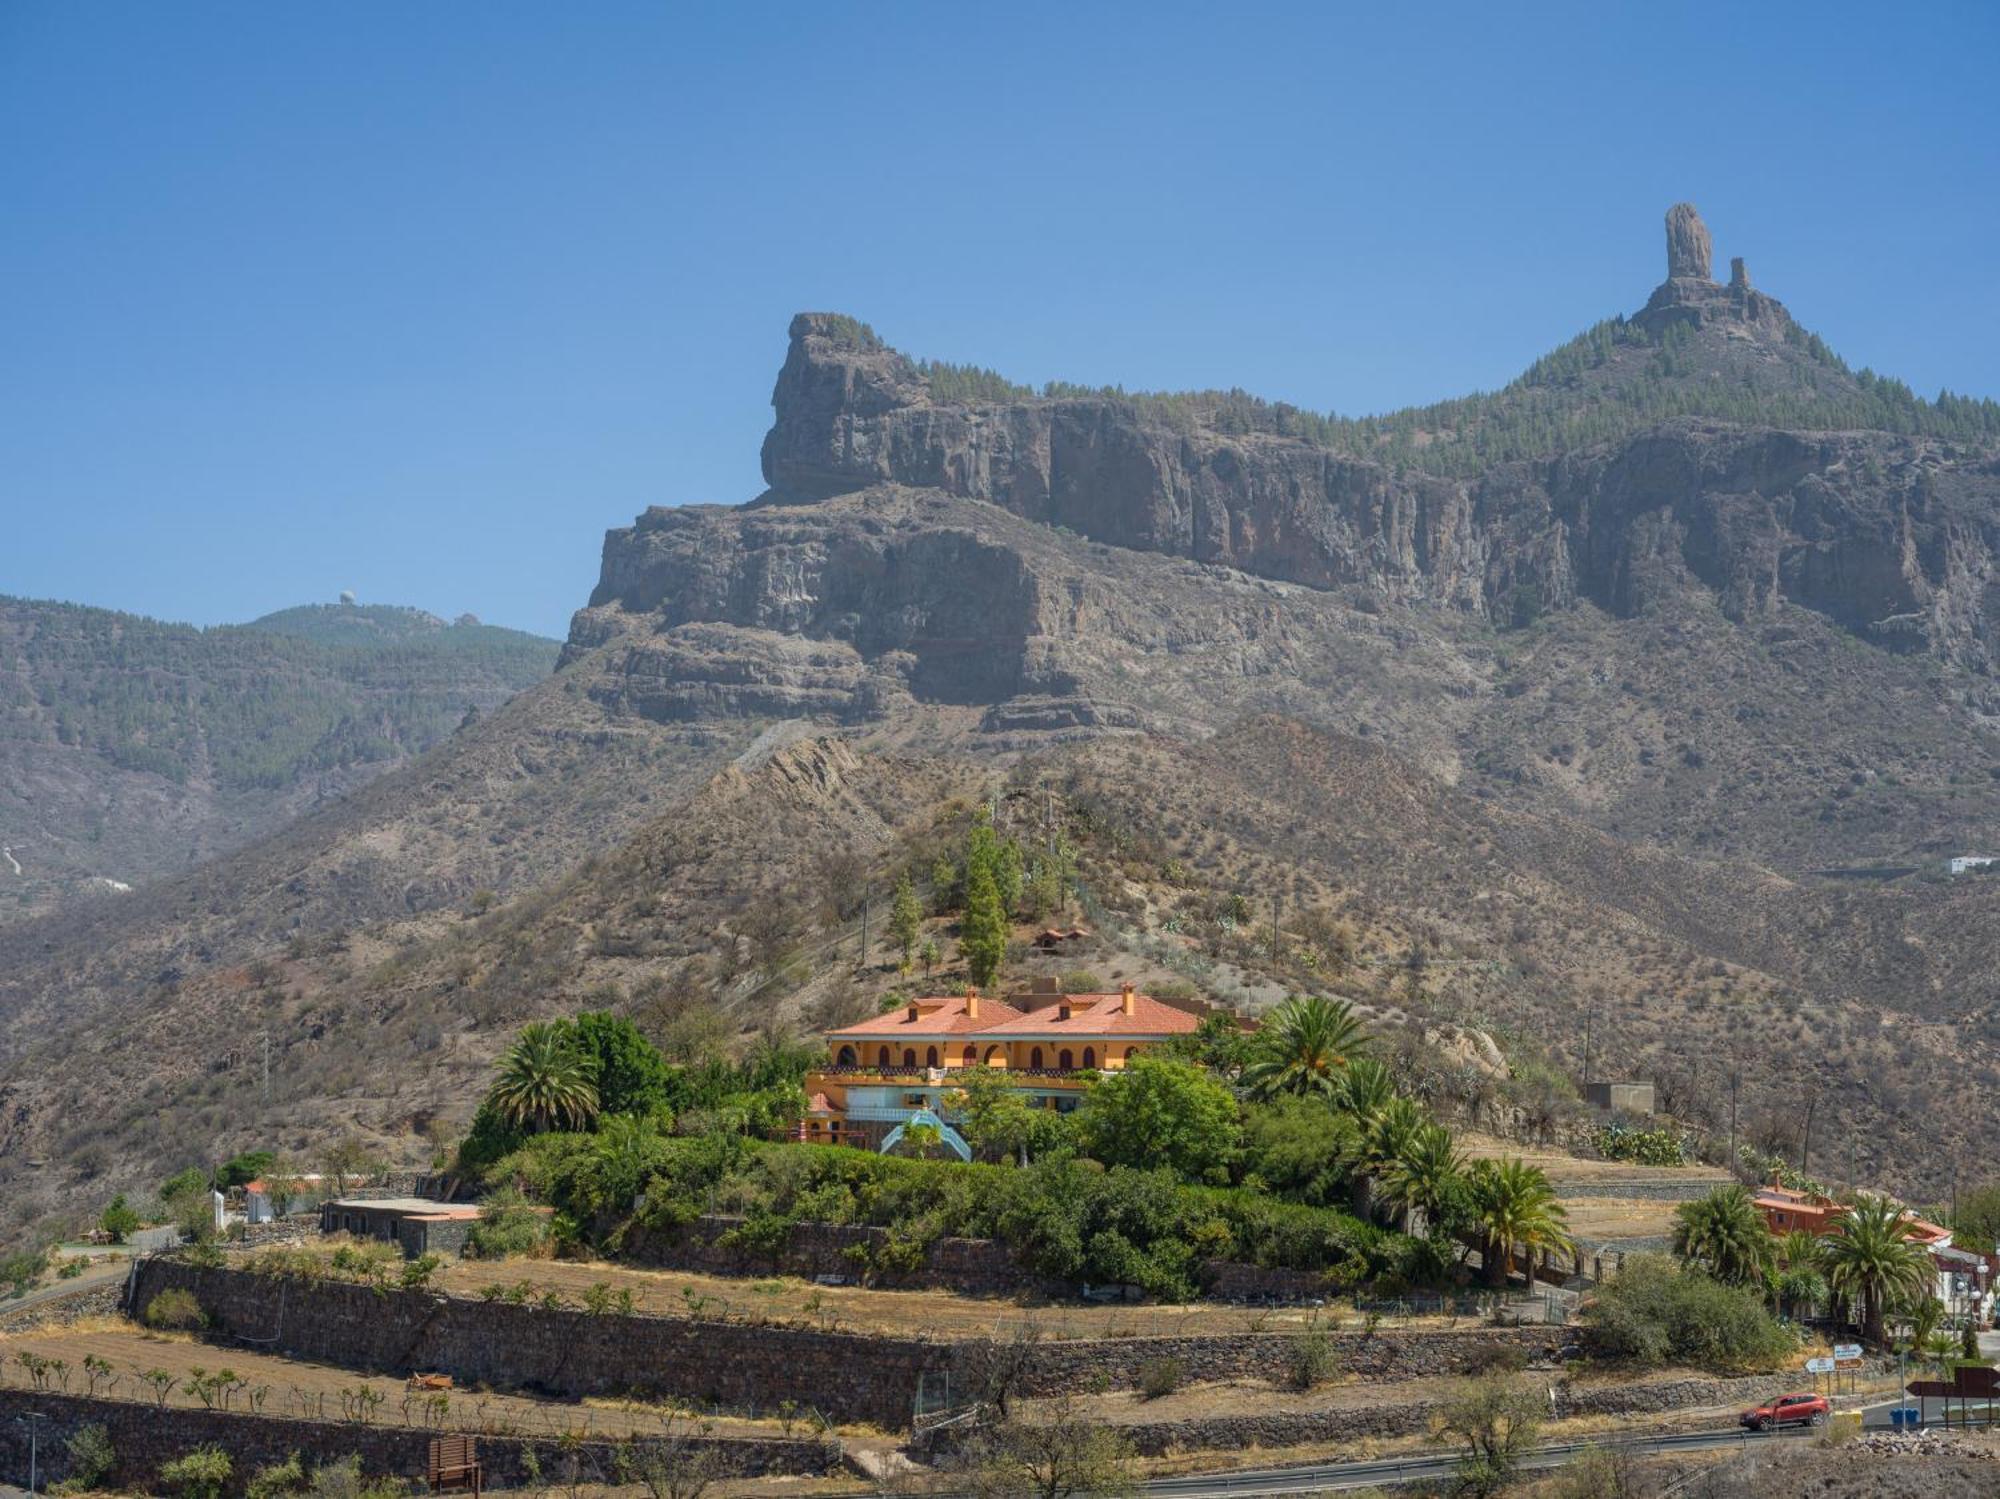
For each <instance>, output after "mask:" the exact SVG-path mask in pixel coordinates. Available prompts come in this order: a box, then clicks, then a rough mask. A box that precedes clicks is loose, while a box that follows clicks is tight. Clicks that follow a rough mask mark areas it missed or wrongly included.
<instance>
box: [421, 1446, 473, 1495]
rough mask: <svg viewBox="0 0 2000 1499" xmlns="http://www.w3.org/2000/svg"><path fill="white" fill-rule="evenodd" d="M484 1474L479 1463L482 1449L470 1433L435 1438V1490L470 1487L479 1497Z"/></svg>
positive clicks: (432, 1470) (435, 1491) (433, 1461)
mask: <svg viewBox="0 0 2000 1499" xmlns="http://www.w3.org/2000/svg"><path fill="white" fill-rule="evenodd" d="M483 1478H484V1474H483V1473H482V1471H481V1469H480V1466H479V1449H478V1447H477V1446H476V1445H474V1443H473V1440H472V1438H471V1437H469V1436H455V1437H432V1438H431V1471H430V1482H431V1492H432V1493H433V1494H441V1493H443V1492H444V1491H445V1490H446V1489H447V1488H469V1489H470V1490H471V1491H472V1493H473V1499H478V1495H479V1492H480V1489H481V1487H482V1479H483Z"/></svg>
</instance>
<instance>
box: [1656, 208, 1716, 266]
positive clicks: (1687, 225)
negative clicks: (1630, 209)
mask: <svg viewBox="0 0 2000 1499" xmlns="http://www.w3.org/2000/svg"><path fill="white" fill-rule="evenodd" d="M1712 257H1713V248H1712V246H1711V245H1710V243H1709V238H1708V225H1706V224H1704V223H1703V222H1702V221H1701V215H1700V214H1699V213H1697V212H1695V206H1694V204H1692V203H1676V204H1675V205H1674V206H1673V207H1672V208H1669V209H1668V210H1667V279H1668V280H1669V281H1672V280H1676V279H1678V278H1679V277H1682V276H1691V277H1693V278H1695V279H1696V280H1699V281H1706V280H1708V279H1709V266H1710V264H1711V261H1712Z"/></svg>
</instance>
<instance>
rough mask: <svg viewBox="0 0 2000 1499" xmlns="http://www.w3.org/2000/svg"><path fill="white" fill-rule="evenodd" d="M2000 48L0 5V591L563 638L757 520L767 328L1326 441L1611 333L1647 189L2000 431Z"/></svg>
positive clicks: (1657, 263) (1604, 19)
mask: <svg viewBox="0 0 2000 1499" xmlns="http://www.w3.org/2000/svg"><path fill="white" fill-rule="evenodd" d="M1919 11H1920V13H1919ZM1516 12H1519V13H1518V14H1517V13H1516ZM1996 60H2000V7H1995V6H1992V5H1989V4H1982V5H1962V6H1952V5H1933V6H1925V7H1921V8H1914V7H1913V8H1908V9H1907V10H1906V9H1904V8H1891V7H1887V6H1881V5H1865V6H1863V5H1840V4H1818V5H1810V6H1807V5H1800V6H1778V5H1755V6H1744V5H1741V4H1733V5H1715V6H1704V5H1693V4H1689V5H1681V6H1677V7H1673V8H1671V9H1670V10H1669V9H1663V8H1660V7H1651V6H1648V7H1639V6H1629V7H1628V6H1612V5H1604V4H1595V5H1577V6H1543V7H1537V8H1535V9H1534V10H1533V12H1532V14H1530V13H1529V12H1528V9H1527V8H1525V7H1515V6H1496V5H1492V4H1490V3H1489V4H1482V5H1468V6H1430V7H1426V6H1417V5H1411V6H1397V7H1388V6H1368V7H1358V6H1357V7H1341V6H1333V5H1326V4H1310V5H1303V4H1302V5H1277V4H1272V5H1245V6H1235V7H1224V6H1216V5H1212V4H1211V5H1176V4H1171V3H1154V4H1146V5H1129V6H1126V5H1113V4H1108V3H1106V4H1083V5H1078V4H1074V3H1071V4H1061V5H1047V6H1043V5H1035V4H1008V5H1004V6H1003V5H984V6H953V5H945V4H931V5H896V4H886V3H883V4H866V5H839V4H832V3H822V4H806V3H797V4H787V5H773V6H761V7H760V6H752V5H731V6H726V7H725V6H715V7H707V8H701V9H696V8H692V7H688V8H682V7H674V6H668V5H662V4H629V5H628V4H617V3H607V0H595V3H592V4H589V5H580V6H568V5H551V4H508V3H497V0H479V3H469V0H468V3H457V4H453V3H443V0H431V3H425V4H421V5H411V4H407V3H402V0H398V3H382V4H369V3H358V0H344V3H342V4H339V5H271V4H267V3H257V4H240V5H231V4H224V3H204V4H200V5H178V4H171V3H167V0H145V3H134V4H124V5H121V4H114V3H92V4H74V3H62V0H7V3H4V4H0V205H4V207H0V215H4V217H0V226H4V227H0V517H4V521H5V525H4V531H0V592H7V593H16V594H27V595H31V596H37V597H51V596H53V597H64V598H71V599H76V600H80V601H83V602H88V603H95V604H104V605H109V606H113V607H120V608H129V609H134V610H138V611H141V612H145V613H151V614H156V615H160V616H163V617H168V618H175V619H190V620H194V621H197V622H201V623H213V622H218V621H223V620H233V619H246V618H249V617H251V616H253V615H255V614H258V613H260V612H262V611H264V610H267V609H271V608H276V607H280V606H283V605H286V604H291V603H297V602H303V601H311V600H322V599H324V600H330V599H332V598H333V597H334V595H335V594H336V593H337V592H338V591H339V590H341V589H344V588H353V589H355V590H357V591H358V592H359V594H360V596H361V597H362V598H363V599H365V600H371V601H379V602H401V603H415V604H421V605H424V606H426V607H429V608H432V609H435V610H438V611H440V612H445V613H455V612H457V611H460V610H468V609H469V610H473V611H476V612H477V613H479V614H480V615H481V616H483V617H484V618H486V619H488V620H490V621H493V622H496V623H504V624H512V625H518V626H522V627H524V628H531V629H537V630H541V631H544V632H547V633H551V634H559V633H561V632H562V630H563V629H564V628H565V626H566V623H567V619H568V615H569V612H570V611H571V610H572V609H574V608H575V607H577V606H578V605H579V604H581V603H582V602H583V601H584V599H585V598H586V596H587V595H588V593H589V590H590V587H591V585H592V583H593V582H594V581H595V578H596V570H597V554H598V549H599V546H600V544H601V540H602V536H603V532H604V530H605V528H606V527H608V526H614V525H620V524H624V523H626V522H628V521H629V520H630V519H631V517H632V516H633V515H634V514H635V513H637V512H638V511H639V510H641V509H642V508H644V507H645V506H647V505H649V504H681V503H686V502H690V501H724V502H732V503H733V502H737V501H741V500H745V499H748V498H750V497H751V496H753V495H754V494H755V493H756V492H757V491H758V489H759V487H760V481H759V477H758V472H757V446H758V443H759V441H760V440H761V438H762V435H763V432H764V429H765V427H766V425H767V424H768V420H769V406H768V402H769V399H770V389H771V383H772V379H773V377H774V376H775V374H776V372H777V367H778V364H779V361H780V360H781V358H782V357H783V353H784V335H785V324H786V322H787V320H788V319H789V317H790V316H791V314H792V313H793V312H795V311H798V310H800V309H802V308H830V309H836V310H840V311H846V312H851V313H853V314H855V315H856V316H859V317H862V318H865V319H867V320H868V321H870V322H872V323H873V324H874V325H875V327H876V328H877V330H878V331H880V332H881V333H882V334H883V335H884V336H885V337H887V338H888V339H889V340H890V341H891V342H893V343H895V344H897V345H898V346H899V347H902V348H904V349H906V350H908V351H910V352H912V353H916V354H922V355H931V356H936V357H940V358H950V359H958V360H969V361H974V362H978V363H982V364H987V365H991V366H993V367H995V368H997V369H1000V370H1001V371H1003V372H1004V373H1006V374H1009V375H1011V376H1014V377H1015V378H1018V379H1024V380H1030V381H1036V382H1039V381H1041V380H1044V379H1048V378H1051V377H1060V378H1065V379H1074V380H1083V381H1089V382H1120V383H1123V384H1125V385H1128V386H1132V387H1150V388H1168V387H1185V386H1210V385H1223V386H1227V385H1240V386H1243V387H1245V388H1247V389H1251V390H1254V391H1257V392H1259V393H1261V394H1264V395H1267V396H1270V397H1273V398H1282V399H1285V400H1290V401H1294V402H1297V403H1299V404H1301V405H1305V406H1310V407H1314V408H1316V409H1322V410H1325V409H1332V410H1338V411H1341V412H1345V413H1358V412H1363V411H1369V410H1380V409H1385V408H1390V407H1394V406H1398V405H1403V404H1407V403H1409V402H1412V401H1420V400H1429V399H1434V398H1438V397H1442V396H1448V395H1455V394H1460V393H1463V392H1465V391H1467V390H1470V389H1474V388H1479V387H1486V386H1492V385H1495V384H1499V383H1501V382H1504V381H1505V380H1506V379H1508V378H1509V377H1510V376H1511V375H1513V374H1514V373H1516V372H1517V371H1518V370H1519V369H1520V368H1522V367H1523V366H1524V365H1526V364H1527V363H1528V362H1529V361H1530V360H1531V359H1532V358H1534V357H1535V356H1536V355H1537V354H1539V353H1541V352H1542V351H1544V350H1545V349H1547V348H1549V347H1551V346H1553V345H1554V344H1556V343H1558V342H1560V341H1561V340H1562V339H1564V338H1565V337H1567V336H1568V335H1569V334H1571V333H1573V332H1575V331H1577V330H1579V329H1581V328H1583V327H1585V326H1587V325H1588V324H1589V323H1591V322H1593V321H1595V320H1596V319H1597V318H1599V317H1602V316H1605V315H1607V314H1610V313H1613V312H1618V311H1626V310H1630V309H1632V308H1634V307H1636V306H1638V305H1639V304H1640V303H1641V302H1642V301H1643V300H1644V298H1645V296H1646V294H1647V292H1648V291H1649V290H1650V289H1651V287H1652V286H1653V285H1654V284H1655V283H1656V282H1657V281H1659V280H1660V278H1661V276H1662V274H1663V261H1664V256H1663V251H1662V247H1661V229H1660V220H1661V215H1662V213H1663V212H1664V211H1665V209H1666V207H1667V205H1668V204H1669V203H1671V202H1673V201H1675V200H1676V199H1679V198H1690V199H1692V200H1693V201H1695V202H1696V203H1697V204H1699V205H1700V207H1701V209H1702V212H1703V214H1704V215H1705V217H1706V218H1707V220H1708V222H1709V226H1710V228H1711V229H1712V231H1713V232H1714V235H1715V240H1716V253H1717V256H1718V264H1719V265H1720V264H1726V260H1727V257H1728V256H1730V255H1735V254H1740V255H1745V256H1747V257H1748V260H1749V263H1750V270H1751V274H1752V276H1753V277H1754V278H1755V280H1756V281H1757V284H1758V285H1759V286H1760V287H1762V288H1763V289H1765V290H1767V291H1770V292H1772V293H1773V294H1775V295H1777V296H1779V297H1781V298H1783V299H1784V300H1785V301H1786V302H1787V304H1788V305H1789V306H1790V307H1791V308H1792V310H1793V312H1794V313H1795V314H1796V315H1797V316H1798V317H1799V318H1800V319H1801V320H1802V321H1803V322H1805V323H1806V324H1807V325H1808V326H1809V327H1812V328H1814V329H1816V330H1818V331H1819V332H1821V333H1822V334H1824V335H1825V336H1826V337H1827V339H1828V340H1829V342H1831V343H1832V344H1833V346H1834V347H1835V348H1836V349H1838V350H1840V351H1841V352H1842V353H1843V354H1844V355H1846V357H1847V358H1848V359H1849V360H1850V361H1852V362H1854V363H1856V364H1871V365H1873V366H1875V367H1876V368H1878V369H1881V370H1885V371H1889V372H1893V373H1896V374H1899V375H1901V376H1903V377H1904V378H1906V379H1908V380H1909V381H1910V382H1911V384H1913V385H1914V386H1916V387H1917V389H1918V390H1919V391H1921V392H1923V393H1925V394H1932V393H1935V391H1936V390H1937V389H1938V388H1939V387H1940V386H1948V387H1950V388H1952V389H1955V390H1961V391H1965V392H1969V393H1975V394H1984V395H2000V341H1996V330H2000V275H1996V271H2000V255H1997V254H1996V246H2000V194H1996V193H1995V192H1994V185H1995V184H1996V183H2000V104H1996V98H2000V88H1996V86H1995V84H1994V81H1993V71H1994V64H1995V62H1996Z"/></svg>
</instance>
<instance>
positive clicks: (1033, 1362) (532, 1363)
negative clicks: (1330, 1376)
mask: <svg viewBox="0 0 2000 1499" xmlns="http://www.w3.org/2000/svg"><path fill="white" fill-rule="evenodd" d="M170 1287H181V1288H184V1289H186V1290H188V1291H191V1292H192V1293H193V1294H194V1296H195V1298H196V1300H198V1301H199V1302H200V1303H201V1306H202V1310H203V1311H204V1312H205V1313H206V1314H207V1316H208V1318H209V1324H210V1333H211V1335H212V1336H215V1337H218V1338H221V1339H227V1340H233V1341H241V1342H243V1343H244V1344H246V1345H248V1346H251V1347H255V1348H258V1349H261V1350H263V1351H266V1352H277V1353H287V1354H291V1355H294V1356H297V1357H301V1358H311V1359H318V1360H321V1361H323V1362H326V1363H330V1364H337V1365H340V1366H342V1367H344V1368H350V1369H356V1370H361V1371H367V1372H374V1373H382V1374H391V1375H401V1374H407V1373H411V1372H414V1371H417V1370H427V1371H428V1370H434V1371H437V1372H441V1373H448V1374H450V1375H452V1376H453V1377H454V1378H455V1379H456V1380H457V1381H458V1382H459V1383H460V1384H462V1385H463V1384H475V1383H480V1384H486V1385H489V1386H491V1387H493V1388H496V1389H512V1390H530V1391H540V1392H544V1393H547V1394H551V1395H558V1396H563V1397H567V1398H577V1397H581V1396H586V1395H620V1394H625V1393H630V1392H636V1393H641V1394H651V1395H668V1396H674V1397H677V1398H680V1399H685V1400H695V1401H701V1402H704V1403H710V1404H714V1405H717V1406H720V1407H723V1408H733V1409H743V1408H745V1407H753V1406H755V1407H761V1408H765V1409H769V1408H770V1407H772V1406H774V1405H775V1404H777V1403H778V1402H779V1401H781V1400H791V1401H796V1402H797V1403H798V1404H799V1405H800V1406H801V1407H805V1406H810V1407H812V1408H813V1409H816V1410H818V1411H819V1412H820V1413H821V1414H822V1415H824V1416H825V1417H827V1418H828V1419H829V1420H832V1421H835V1422H856V1421H867V1422H872V1423H874V1424H875V1425H878V1426H882V1427H885V1428H887V1429H889V1430H892V1431H893V1430H901V1429H902V1428H903V1427H905V1426H906V1425H907V1424H908V1423H909V1420H910V1414H911V1411H912V1409H913V1402H914V1400H915V1398H916V1395H917V1391H918V1387H919V1383H920V1381H921V1380H923V1379H925V1378H926V1377H929V1378H932V1379H936V1378H937V1377H939V1376H942V1375H945V1374H952V1375H954V1376H955V1380H956V1387H957V1388H960V1389H962V1388H964V1387H965V1385H966V1384H967V1383H968V1382H970V1381H972V1380H976V1379H978V1378H981V1377H982V1376H981V1374H980V1372H979V1371H980V1367H981V1365H982V1364H983V1363H985V1362H986V1361H987V1360H988V1359H989V1358H990V1356H991V1354H990V1350H991V1348H992V1345H991V1344H988V1343H986V1342H984V1341H983V1340H968V1341H965V1342H960V1343H956V1344H953V1343H945V1342H940V1341H936V1340H932V1339H927V1338H922V1337H892V1336H881V1335H872V1334H861V1333H848V1332H820V1331H816V1330H813V1329H810V1328H799V1327H786V1326H779V1325H771V1324H760V1323H742V1322H726V1321H714V1320H709V1321H703V1320H695V1319H689V1318H678V1317H658V1316H633V1317H622V1316H609V1315H607V1316H592V1315H590V1314H588V1313H585V1312H582V1311H574V1310H564V1311H547V1310H543V1309H541V1308H539V1307H536V1306H534V1305H532V1304H523V1305H518V1306H517V1305H509V1304H508V1303H505V1302H498V1301H493V1302H489V1301H479V1300H471V1299H467V1298H463V1297H451V1296H444V1295H441V1294H438V1293H436V1292H430V1291H390V1290H385V1291H375V1290H371V1289H369V1288H368V1287H366V1286H360V1285H355V1284H351V1283H347V1282H340V1281H325V1282H314V1281H304V1280H296V1279H292V1278H289V1277H284V1276H276V1275H259V1274H256V1273H254V1272H251V1271H245V1270H227V1269H222V1270H204V1269H198V1268H196V1267H194V1266H191V1265H186V1264H182V1263H179V1262H176V1261H172V1260H164V1259H162V1260H151V1261H148V1262H147V1263H146V1264H144V1265H142V1266H141V1267H140V1271H139V1275H138V1277H137V1295H136V1297H135V1298H134V1305H133V1306H132V1307H131V1308H130V1310H131V1311H132V1312H133V1313H134V1314H135V1315H136V1314H138V1313H140V1312H142V1311H143V1310H144V1309H145V1308H146V1307H147V1306H149V1305H150V1304H151V1302H152V1299H153V1298H154V1297H155V1296H157V1295H159V1294H160V1292H162V1291H164V1290H167V1289H168V1288H170ZM1328 1338H1329V1341H1330V1342H1331V1343H1332V1345H1333V1349H1334V1356H1335V1359H1336V1361H1337V1364H1338V1367H1339V1368H1341V1369H1342V1370H1345V1371H1347V1372H1350V1373H1356V1374H1363V1375H1366V1376H1368V1377H1369V1378H1372V1379H1414V1378H1421V1377H1424V1376H1430V1375H1440V1374H1459V1373H1464V1372H1466V1371H1467V1370H1469V1369H1473V1368H1476V1367H1479V1366H1480V1365H1481V1364H1482V1363H1483V1362H1484V1361H1485V1360H1486V1359H1488V1358H1490V1357H1491V1356H1492V1352H1493V1350H1494V1349H1495V1348H1499V1347H1504V1348H1511V1349H1516V1350H1518V1351H1519V1354H1520V1355H1521V1357H1522V1358H1524V1359H1525V1360H1526V1361H1527V1362H1528V1363H1530V1364H1545V1365H1546V1364H1553V1362H1554V1361H1555V1359H1556V1358H1557V1355H1558V1350H1559V1348H1560V1346H1561V1344H1562V1341H1563V1334H1562V1331H1561V1330H1560V1329H1557V1328H1548V1327H1520V1328H1465V1329H1459V1330H1455V1331H1435V1332H1422V1331H1415V1330H1395V1331H1383V1330H1378V1331H1376V1332H1373V1333H1367V1332H1360V1331H1355V1332H1336V1333H1329V1334H1328ZM1295 1340H1296V1334H1294V1333H1288V1332H1286V1333H1275V1332H1274V1333H1234V1334H1226V1335H1220V1336H1209V1337H1145V1338H1091V1339H1073V1340H1071V1339H1049V1340H1045V1341H1042V1342H1039V1343H1036V1344H1035V1345H1034V1346H1033V1347H1032V1348H1030V1349H1025V1350H1023V1351H1022V1354H1021V1361H1022V1369H1021V1373H1020V1377H1019V1382H1018V1386H1017V1387H1018V1388H1019V1389H1020V1390H1021V1391H1022V1392H1023V1393H1026V1394H1036V1393H1047V1392H1053V1391H1055V1390H1059V1389H1064V1388H1082V1387H1087V1386H1089V1385H1091V1384H1094V1383H1098V1382H1100V1381H1101V1382H1102V1383H1103V1384H1104V1385H1105V1386H1106V1387H1107V1388H1110V1389H1127V1388H1135V1387H1136V1386H1137V1385H1138V1383H1139V1371H1140V1370H1141V1368H1143V1366H1144V1365H1146V1364H1147V1363H1149V1362H1151V1361H1152V1360H1154V1359H1159V1358H1171V1359H1175V1360H1177V1361H1178V1362H1179V1363H1180V1365H1181V1369H1182V1377H1183V1378H1185V1379H1186V1380H1188V1381H1189V1382H1191V1383H1197V1382H1199V1383H1209V1382H1220V1381H1225V1380H1234V1379H1255V1380H1269V1381H1274V1382H1276V1381H1282V1380H1283V1378H1284V1377H1285V1373H1286V1371H1287V1369H1288V1368H1289V1366H1290V1361H1291V1354H1292V1350H1293V1347H1294V1343H1295Z"/></svg>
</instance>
